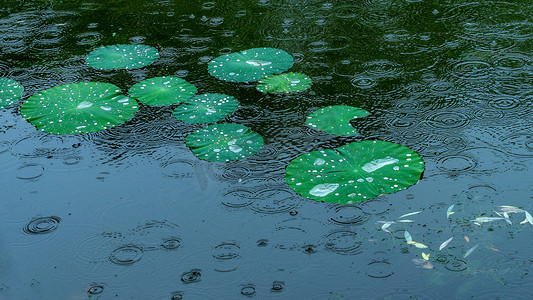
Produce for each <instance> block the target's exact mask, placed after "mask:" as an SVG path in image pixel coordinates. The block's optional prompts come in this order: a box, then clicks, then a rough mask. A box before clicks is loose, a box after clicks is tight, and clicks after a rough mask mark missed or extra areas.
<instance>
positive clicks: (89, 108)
mask: <svg viewBox="0 0 533 300" xmlns="http://www.w3.org/2000/svg"><path fill="white" fill-rule="evenodd" d="M137 109H138V105H137V102H136V101H135V99H131V98H128V97H126V96H124V95H122V94H121V91H120V89H119V88H118V87H117V86H115V85H112V84H109V83H103V82H80V83H72V84H65V85H61V86H55V87H52V88H49V89H47V90H45V91H42V92H39V93H37V94H35V95H33V96H31V97H30V98H28V100H27V101H26V102H24V104H22V107H21V109H20V113H21V114H22V116H23V117H24V118H25V119H27V120H28V121H29V122H30V123H32V124H33V125H35V127H37V129H39V130H42V131H45V132H49V133H56V134H77V133H85V132H95V131H99V130H102V129H106V128H109V127H112V126H115V125H118V124H120V123H123V122H125V121H127V120H129V119H131V118H132V117H133V115H135V112H137Z"/></svg>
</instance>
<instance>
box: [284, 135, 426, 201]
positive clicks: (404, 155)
mask: <svg viewBox="0 0 533 300" xmlns="http://www.w3.org/2000/svg"><path fill="white" fill-rule="evenodd" d="M423 171H424V162H423V160H422V158H421V157H420V156H419V155H418V154H417V153H416V152H413V151H412V150H411V149H409V148H407V147H403V146H401V145H398V144H394V143H389V142H384V141H362V142H360V143H357V142H354V143H351V144H348V145H344V146H342V147H339V148H336V149H325V150H321V151H312V152H310V153H307V154H303V155H300V156H299V157H297V158H295V159H294V160H292V161H291V162H290V164H289V165H288V166H287V169H286V175H285V180H286V181H287V183H288V184H289V186H290V187H291V188H292V189H293V190H294V191H295V192H297V193H298V194H300V195H302V196H304V197H306V198H310V199H314V200H317V201H324V202H331V203H341V204H346V203H353V202H361V201H365V200H367V199H372V198H375V197H377V196H379V195H381V194H390V193H395V192H397V191H400V190H403V189H406V188H407V187H409V186H411V185H413V184H415V183H416V182H417V181H418V180H419V179H420V176H421V175H422V172H423Z"/></svg>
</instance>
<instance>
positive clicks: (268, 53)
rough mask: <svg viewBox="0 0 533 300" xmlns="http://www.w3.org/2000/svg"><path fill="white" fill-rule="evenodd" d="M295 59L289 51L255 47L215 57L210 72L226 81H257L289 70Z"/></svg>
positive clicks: (209, 67) (210, 65) (210, 64)
mask: <svg viewBox="0 0 533 300" xmlns="http://www.w3.org/2000/svg"><path fill="white" fill-rule="evenodd" d="M293 63H294V59H293V58H292V56H291V55H289V54H288V53H287V52H285V51H283V50H280V49H274V48H253V49H248V50H244V51H242V52H233V53H229V54H226V55H222V56H219V57H217V58H215V59H213V60H212V61H211V62H210V63H209V65H208V70H209V74H211V75H213V76H215V77H216V78H218V79H220V80H225V81H237V82H246V81H257V80H259V79H262V78H265V77H266V76H270V75H273V74H279V73H282V72H285V71H287V70H288V69H289V68H290V67H292V64H293Z"/></svg>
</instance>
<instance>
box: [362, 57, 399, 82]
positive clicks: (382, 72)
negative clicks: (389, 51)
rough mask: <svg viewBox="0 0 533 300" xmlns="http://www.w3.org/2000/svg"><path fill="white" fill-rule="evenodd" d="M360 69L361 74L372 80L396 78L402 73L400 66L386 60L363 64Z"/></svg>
mask: <svg viewBox="0 0 533 300" xmlns="http://www.w3.org/2000/svg"><path fill="white" fill-rule="evenodd" d="M361 67H362V71H363V72H362V73H363V74H368V75H369V76H371V77H373V78H396V77H398V76H400V75H401V74H402V73H403V69H402V67H401V65H400V64H397V63H395V62H392V61H389V60H386V59H381V60H374V61H369V62H364V63H363V64H362V66H361Z"/></svg>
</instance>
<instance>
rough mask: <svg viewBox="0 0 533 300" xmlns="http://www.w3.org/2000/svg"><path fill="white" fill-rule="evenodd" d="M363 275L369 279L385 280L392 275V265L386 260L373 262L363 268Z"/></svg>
mask: <svg viewBox="0 0 533 300" xmlns="http://www.w3.org/2000/svg"><path fill="white" fill-rule="evenodd" d="M365 274H366V275H367V276H368V277H370V278H387V277H390V276H392V275H394V265H393V264H392V263H391V262H389V261H388V260H386V259H385V260H373V261H371V262H370V263H368V265H367V266H366V267H365Z"/></svg>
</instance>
